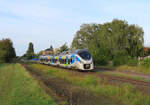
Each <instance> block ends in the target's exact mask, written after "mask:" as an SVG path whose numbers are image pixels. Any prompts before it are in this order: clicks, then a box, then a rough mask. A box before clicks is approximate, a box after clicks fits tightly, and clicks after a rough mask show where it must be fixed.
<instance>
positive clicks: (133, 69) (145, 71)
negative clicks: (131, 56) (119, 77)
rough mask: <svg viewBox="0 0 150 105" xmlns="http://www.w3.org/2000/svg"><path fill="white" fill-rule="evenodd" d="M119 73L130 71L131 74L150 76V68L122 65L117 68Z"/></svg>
mask: <svg viewBox="0 0 150 105" xmlns="http://www.w3.org/2000/svg"><path fill="white" fill-rule="evenodd" d="M116 70H117V71H129V72H139V73H143V74H150V67H143V66H140V65H139V66H128V65H122V66H118V67H116Z"/></svg>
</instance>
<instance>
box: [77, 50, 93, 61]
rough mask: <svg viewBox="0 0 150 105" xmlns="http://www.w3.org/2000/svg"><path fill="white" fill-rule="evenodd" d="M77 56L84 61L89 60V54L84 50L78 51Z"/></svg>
mask: <svg viewBox="0 0 150 105" xmlns="http://www.w3.org/2000/svg"><path fill="white" fill-rule="evenodd" d="M78 54H79V56H80V57H81V58H83V59H85V60H90V59H91V54H90V53H89V52H88V51H86V50H83V51H79V52H78Z"/></svg>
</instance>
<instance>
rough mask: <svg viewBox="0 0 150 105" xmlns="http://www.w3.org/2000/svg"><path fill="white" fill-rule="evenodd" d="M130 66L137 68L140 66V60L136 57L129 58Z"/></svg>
mask: <svg viewBox="0 0 150 105" xmlns="http://www.w3.org/2000/svg"><path fill="white" fill-rule="evenodd" d="M127 65H128V66H137V65H138V60H137V58H136V57H133V58H132V57H128V62H127Z"/></svg>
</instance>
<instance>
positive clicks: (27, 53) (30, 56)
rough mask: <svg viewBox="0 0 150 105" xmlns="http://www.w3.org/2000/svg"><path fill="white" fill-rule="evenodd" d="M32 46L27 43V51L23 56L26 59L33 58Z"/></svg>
mask: <svg viewBox="0 0 150 105" xmlns="http://www.w3.org/2000/svg"><path fill="white" fill-rule="evenodd" d="M34 55H35V54H34V46H33V43H32V42H30V43H29V46H28V49H27V52H26V54H25V55H24V56H25V57H26V58H27V59H32V58H33V57H34Z"/></svg>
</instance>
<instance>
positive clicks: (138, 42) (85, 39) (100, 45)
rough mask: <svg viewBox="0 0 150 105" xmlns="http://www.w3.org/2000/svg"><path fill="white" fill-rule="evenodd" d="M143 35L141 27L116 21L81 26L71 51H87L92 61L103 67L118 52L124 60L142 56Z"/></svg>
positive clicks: (114, 57)
mask: <svg viewBox="0 0 150 105" xmlns="http://www.w3.org/2000/svg"><path fill="white" fill-rule="evenodd" d="M143 35H144V32H143V29H142V28H141V27H139V26H137V25H129V24H128V23H127V22H126V21H122V20H117V19H114V20H113V21H112V22H108V23H104V24H83V25H81V28H80V30H79V31H77V33H76V35H75V37H74V39H73V42H72V46H71V49H88V50H89V51H90V53H91V54H92V56H93V58H94V61H95V62H96V63H98V64H101V65H103V64H107V63H108V61H110V60H113V59H116V56H117V54H118V52H120V51H121V53H123V54H125V55H124V58H125V56H126V57H128V56H131V57H138V56H143V54H144V48H143V43H144V39H143ZM120 61H121V60H120ZM121 64H122V63H121Z"/></svg>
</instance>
